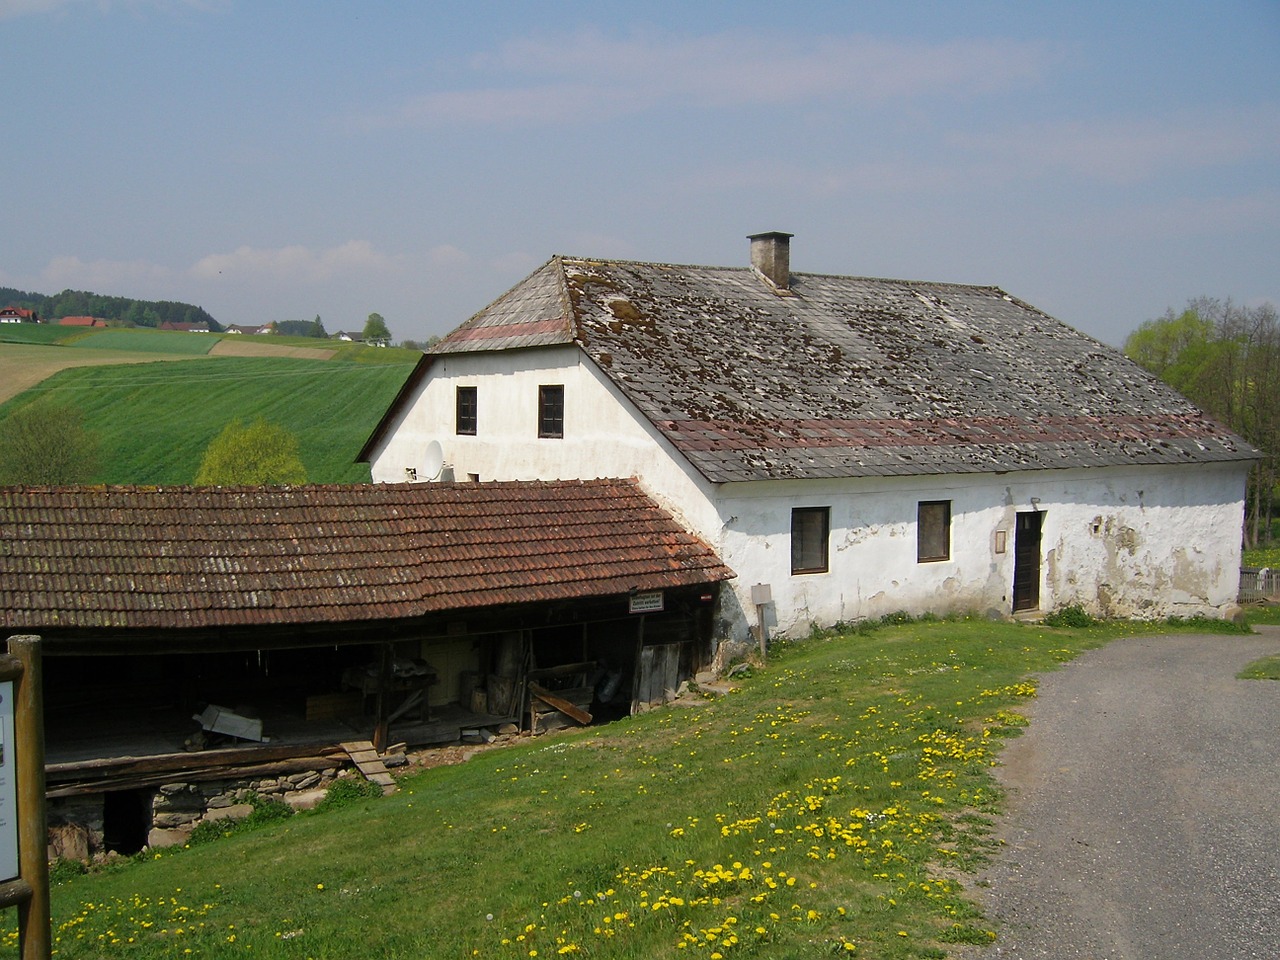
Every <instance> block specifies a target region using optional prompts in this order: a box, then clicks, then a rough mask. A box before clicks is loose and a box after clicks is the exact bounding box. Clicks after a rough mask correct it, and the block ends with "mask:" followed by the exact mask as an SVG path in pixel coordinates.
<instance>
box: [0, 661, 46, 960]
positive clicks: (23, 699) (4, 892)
mask: <svg viewBox="0 0 1280 960" xmlns="http://www.w3.org/2000/svg"><path fill="white" fill-rule="evenodd" d="M8 647H9V652H8V654H7V655H3V656H0V681H9V680H12V681H13V686H14V691H13V700H14V703H13V743H12V744H9V745H8V746H9V748H10V749H11V751H12V753H10V755H9V756H6V757H4V758H3V763H5V764H11V765H12V766H11V767H10V769H11V770H12V776H13V777H14V778H15V780H16V787H17V791H16V796H17V807H18V809H17V811H16V818H17V821H18V831H17V832H18V877H17V878H16V879H13V880H10V881H9V882H7V883H4V884H0V906H5V907H8V906H16V907H17V908H18V955H19V957H20V958H21V960H48V958H49V956H50V951H51V950H52V947H53V941H52V933H51V928H50V913H49V859H48V857H49V852H48V850H49V831H48V826H47V819H46V814H45V798H44V786H45V784H44V695H43V683H44V680H43V670H42V666H41V656H40V638H39V637H31V636H20V637H10V638H9V644H8Z"/></svg>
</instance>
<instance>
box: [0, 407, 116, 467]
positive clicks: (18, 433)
mask: <svg viewBox="0 0 1280 960" xmlns="http://www.w3.org/2000/svg"><path fill="white" fill-rule="evenodd" d="M97 469H98V439H97V437H95V436H94V435H93V434H92V433H90V432H89V431H88V430H87V429H86V428H85V425H84V417H83V416H82V415H81V413H80V411H79V410H78V409H77V408H76V407H74V406H72V405H71V404H63V403H57V402H55V401H52V400H48V399H42V400H37V401H36V402H34V403H30V404H28V405H27V406H25V407H23V408H22V409H20V410H18V411H16V412H15V413H14V414H12V415H11V416H9V417H7V418H6V419H5V420H3V421H0V483H6V484H19V483H22V484H50V485H66V484H76V483H89V482H90V481H91V480H92V479H93V475H94V473H95V472H96V471H97Z"/></svg>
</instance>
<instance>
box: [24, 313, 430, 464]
mask: <svg viewBox="0 0 1280 960" xmlns="http://www.w3.org/2000/svg"><path fill="white" fill-rule="evenodd" d="M7 326H8V325H7ZM11 326H12V327H13V328H17V329H15V330H10V329H2V330H0V383H9V384H15V385H17V386H18V387H19V388H21V387H25V388H26V389H25V390H23V391H22V392H18V391H17V389H14V390H13V393H14V394H16V395H12V396H11V397H10V398H9V399H8V400H7V402H5V403H4V404H3V405H0V418H3V417H4V416H7V415H8V414H9V413H10V412H12V411H13V410H14V409H17V408H18V407H20V406H23V405H25V404H26V403H28V402H31V401H32V400H34V399H37V398H38V397H42V396H46V395H47V396H52V397H55V398H56V399H58V400H59V401H63V402H67V403H70V404H74V405H75V406H76V407H78V408H79V409H80V410H82V411H83V413H84V417H85V425H86V427H87V428H88V429H89V430H90V431H92V432H93V433H94V434H96V435H97V436H98V438H99V441H100V443H101V454H102V456H101V465H100V469H99V471H98V475H97V476H95V477H94V480H95V482H99V483H113V484H114V483H133V484H176V483H190V482H191V480H192V478H194V476H195V474H196V470H197V469H198V468H199V465H200V459H201V457H202V455H203V453H204V450H205V448H206V447H207V446H208V444H209V441H210V440H212V439H213V438H214V437H215V436H217V434H218V433H219V432H221V430H222V429H223V428H224V427H225V426H226V425H227V424H228V423H229V422H231V421H232V420H235V419H237V418H240V419H245V420H252V419H254V418H255V417H258V416H262V417H265V418H266V419H267V420H270V421H272V422H273V423H277V424H279V425H281V426H283V427H284V428H285V429H287V430H289V431H291V432H292V433H294V434H296V435H297V437H298V441H299V447H300V452H301V456H302V461H303V464H304V466H305V467H306V469H307V477H308V479H309V480H310V481H312V482H316V483H358V482H365V481H367V480H368V479H369V471H368V467H367V466H365V465H363V464H359V465H358V464H355V463H353V460H354V458H355V455H356V453H357V452H358V451H359V449H360V447H361V445H362V444H363V443H364V441H365V440H366V439H367V438H368V435H369V433H370V431H371V430H372V429H373V427H374V425H375V424H376V423H377V421H378V419H379V418H380V417H381V416H382V413H383V412H384V411H385V410H386V408H387V406H388V405H389V404H390V402H391V400H392V398H393V397H394V396H395V394H396V391H397V390H399V388H400V386H401V384H402V383H403V382H404V380H405V377H407V376H408V374H409V371H410V370H411V369H412V368H413V367H412V365H413V363H415V362H416V360H417V358H418V357H419V356H420V354H418V353H417V352H415V351H407V350H382V349H376V348H371V347H363V346H360V345H353V344H330V343H329V342H327V341H315V340H306V339H290V338H272V341H271V342H270V343H266V342H262V341H261V340H259V339H258V338H254V339H253V340H247V339H246V338H244V337H225V338H220V337H217V336H210V335H207V334H186V333H171V332H167V331H151V330H100V331H88V332H86V331H82V330H81V331H75V330H72V331H67V330H66V329H63V330H61V331H59V330H58V328H55V327H46V326H40V327H36V326H34V325H26V324H22V325H18V324H14V325H11ZM59 332H60V333H61V334H62V336H61V337H58V336H56V335H55V334H56V333H59ZM19 335H23V336H25V337H26V338H27V339H26V340H25V341H24V342H16V343H15V342H13V340H12V339H8V340H6V337H8V338H13V337H17V336H19ZM242 354H248V355H242Z"/></svg>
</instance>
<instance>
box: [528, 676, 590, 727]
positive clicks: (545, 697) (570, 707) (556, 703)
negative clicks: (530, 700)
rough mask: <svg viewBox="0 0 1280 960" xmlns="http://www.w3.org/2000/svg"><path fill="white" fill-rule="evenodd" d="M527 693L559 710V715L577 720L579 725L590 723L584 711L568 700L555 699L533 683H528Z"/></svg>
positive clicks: (554, 696)
mask: <svg viewBox="0 0 1280 960" xmlns="http://www.w3.org/2000/svg"><path fill="white" fill-rule="evenodd" d="M529 691H530V692H531V693H532V694H533V695H534V696H535V697H537V698H538V699H539V700H541V701H542V702H543V703H545V704H546V705H547V706H549V707H554V708H555V709H556V710H559V711H560V712H561V713H563V714H564V715H565V716H566V717H571V718H572V719H574V720H577V721H578V722H579V723H581V724H584V725H585V724H588V723H590V722H591V714H589V713H588V712H587V711H586V710H583V709H581V708H579V707H577V706H575V705H574V704H572V703H570V702H569V701H568V700H565V699H564V698H562V697H557V696H556V695H555V694H554V693H552V692H551V691H550V690H547V689H545V688H543V687H540V686H539V685H538V684H536V683H534V682H533V681H530V682H529Z"/></svg>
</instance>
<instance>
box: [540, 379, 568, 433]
mask: <svg viewBox="0 0 1280 960" xmlns="http://www.w3.org/2000/svg"><path fill="white" fill-rule="evenodd" d="M538 436H539V437H550V438H558V437H563V436H564V384H554V385H549V386H540V387H538Z"/></svg>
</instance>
